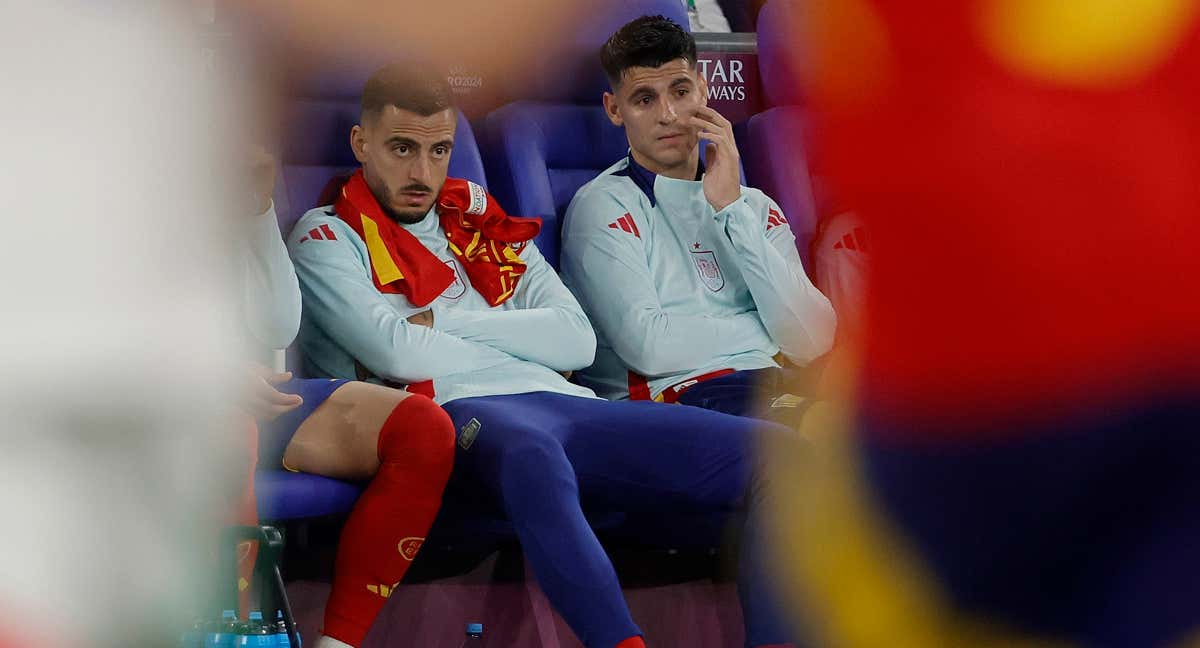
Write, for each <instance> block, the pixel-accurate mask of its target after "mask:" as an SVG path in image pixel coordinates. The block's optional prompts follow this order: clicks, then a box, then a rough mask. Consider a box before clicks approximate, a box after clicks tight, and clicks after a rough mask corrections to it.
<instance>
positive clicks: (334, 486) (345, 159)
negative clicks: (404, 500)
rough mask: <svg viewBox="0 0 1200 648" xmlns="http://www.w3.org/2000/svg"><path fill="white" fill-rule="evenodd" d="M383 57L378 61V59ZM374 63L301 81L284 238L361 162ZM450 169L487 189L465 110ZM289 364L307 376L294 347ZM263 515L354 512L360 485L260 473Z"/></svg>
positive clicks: (287, 150)
mask: <svg viewBox="0 0 1200 648" xmlns="http://www.w3.org/2000/svg"><path fill="white" fill-rule="evenodd" d="M384 63H386V61H384V62H380V65H382V64H384ZM373 71H374V68H371V69H366V68H361V69H360V70H358V72H353V71H350V70H338V71H337V72H336V74H330V75H328V76H321V75H316V76H314V77H313V78H312V79H311V80H310V81H308V82H307V83H302V84H300V85H299V86H297V87H296V88H295V89H294V91H293V93H292V97H293V99H292V100H291V101H289V102H288V105H287V106H286V109H285V110H286V113H285V116H284V120H283V128H282V129H281V131H280V136H281V138H282V142H281V146H280V154H279V162H280V166H281V173H280V175H279V177H278V180H277V182H276V190H275V213H276V216H277V217H278V218H279V228H280V230H282V231H283V233H284V235H285V236H286V235H287V233H288V232H289V231H290V230H291V228H292V226H293V225H294V224H295V223H296V221H297V220H299V218H300V216H302V215H303V214H304V212H306V211H308V210H309V209H311V208H313V207H317V206H318V205H317V198H318V197H319V196H320V194H321V190H322V189H323V188H324V187H325V185H326V183H328V182H329V180H330V179H331V178H333V177H334V176H336V175H338V174H340V173H345V172H347V171H349V170H351V169H353V168H355V167H357V166H358V163H357V161H356V160H355V159H354V154H353V153H352V152H351V150H350V128H351V127H352V126H353V125H354V124H356V123H357V122H358V113H359V95H360V93H361V92H362V86H363V84H364V83H365V82H366V79H367V77H368V76H369V75H370V74H371V72H373ZM450 175H451V176H455V177H459V178H466V179H468V180H471V181H473V182H476V183H478V184H480V185H482V186H484V187H486V186H487V179H486V178H485V177H484V173H483V161H482V159H481V158H480V155H479V147H478V146H477V144H476V143H475V135H474V133H473V132H472V130H471V125H470V124H469V123H468V122H467V120H466V118H465V117H463V115H462V114H461V113H459V115H458V130H457V132H456V133H455V137H454V152H453V154H452V155H451V158H450ZM288 367H289V369H292V370H293V371H294V372H296V373H297V374H298V375H302V374H303V371H302V365H301V363H299V362H297V355H296V353H295V350H294V349H290V350H289V362H288ZM255 491H256V495H257V498H258V508H259V516H260V517H261V518H262V519H264V520H273V521H280V520H289V519H296V518H306V517H319V516H323V515H331V514H336V513H344V512H346V511H349V510H350V507H351V506H353V505H354V501H355V500H356V499H357V498H358V494H359V492H360V491H361V485H359V484H351V483H347V482H342V481H338V480H335V479H328V478H325V477H318V476H316V475H306V474H300V473H289V472H285V471H282V470H263V471H260V472H259V473H258V475H257V478H256V479H255Z"/></svg>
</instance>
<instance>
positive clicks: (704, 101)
mask: <svg viewBox="0 0 1200 648" xmlns="http://www.w3.org/2000/svg"><path fill="white" fill-rule="evenodd" d="M696 77H697V78H699V79H700V82H699V84H698V87H699V88H700V105H701V106H706V107H707V106H708V80H707V79H705V78H704V75H703V74H697V75H696Z"/></svg>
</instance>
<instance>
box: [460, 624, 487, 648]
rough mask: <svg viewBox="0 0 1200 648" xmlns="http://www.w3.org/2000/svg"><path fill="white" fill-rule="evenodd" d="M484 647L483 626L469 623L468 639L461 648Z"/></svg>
mask: <svg viewBox="0 0 1200 648" xmlns="http://www.w3.org/2000/svg"><path fill="white" fill-rule="evenodd" d="M482 646H483V624H482V623H468V624H467V638H466V639H464V640H463V642H462V646H461V647H460V648H482Z"/></svg>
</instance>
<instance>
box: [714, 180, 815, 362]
mask: <svg viewBox="0 0 1200 648" xmlns="http://www.w3.org/2000/svg"><path fill="white" fill-rule="evenodd" d="M763 198H764V203H763V206H762V208H761V209H762V210H763V211H764V212H766V213H756V210H755V208H754V207H753V206H752V205H751V203H750V200H749V198H748V197H747V196H746V195H745V194H743V195H742V197H741V198H738V199H737V200H736V201H734V202H733V203H732V204H730V205H728V206H726V207H725V208H724V209H722V210H721V211H719V212H717V213H716V216H715V217H716V219H717V224H718V225H720V226H721V227H722V228H723V229H724V231H725V235H726V236H728V237H729V241H730V242H731V243H732V244H733V248H734V250H736V251H737V252H738V255H737V258H738V267H739V269H740V270H741V271H742V276H743V277H745V279H746V286H747V287H748V288H749V289H750V294H751V295H752V296H753V297H754V303H755V305H756V306H757V307H758V313H759V315H760V316H761V317H762V321H763V324H764V325H766V327H767V330H768V331H769V332H770V334H771V338H772V339H773V340H775V342H776V343H777V344H779V348H780V349H781V350H782V351H783V354H784V355H785V356H787V358H788V359H789V360H791V361H792V362H794V363H796V364H798V365H801V366H803V365H806V364H808V363H810V362H812V361H813V360H815V359H816V358H818V357H820V356H822V355H824V354H825V353H827V352H829V350H830V349H831V348H833V338H834V333H835V331H836V329H837V317H836V316H835V315H834V312H833V306H832V305H831V304H830V303H829V299H828V298H826V297H825V295H823V294H822V293H821V291H820V290H817V287H816V286H814V285H813V284H812V282H811V281H809V279H808V275H807V274H805V272H804V265H803V263H802V262H801V261H800V253H799V252H798V251H797V250H796V237H795V236H794V235H793V234H792V230H791V228H790V227H789V226H788V225H787V221H786V219H785V217H784V216H783V210H782V209H780V208H779V205H776V204H775V201H773V200H771V199H770V198H766V197H765V196H763Z"/></svg>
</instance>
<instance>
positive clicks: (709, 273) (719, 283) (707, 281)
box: [688, 243, 725, 292]
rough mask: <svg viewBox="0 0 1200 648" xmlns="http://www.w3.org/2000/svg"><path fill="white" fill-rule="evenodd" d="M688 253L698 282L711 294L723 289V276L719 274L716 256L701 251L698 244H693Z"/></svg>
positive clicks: (719, 265) (719, 269)
mask: <svg viewBox="0 0 1200 648" xmlns="http://www.w3.org/2000/svg"><path fill="white" fill-rule="evenodd" d="M688 252H690V253H691V255H692V262H693V263H695V264H696V272H697V273H699V275H700V281H702V282H704V285H705V286H707V287H708V289H709V290H711V291H713V292H720V291H721V289H722V288H724V287H725V276H724V275H723V274H721V264H719V263H717V255H716V254H713V252H712V251H711V250H701V249H700V244H699V243H694V244H693V245H692V246H691V247H690V249H689V250H688Z"/></svg>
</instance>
